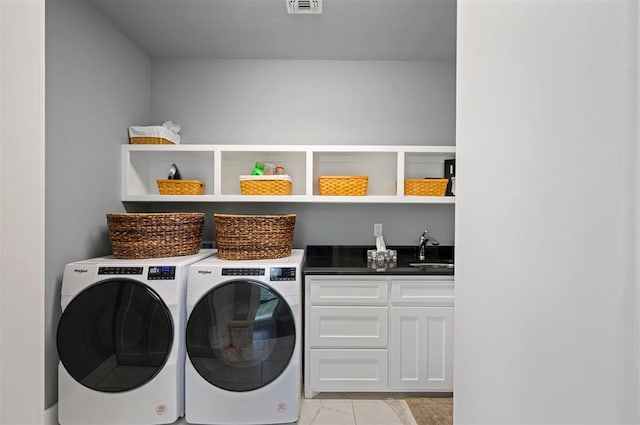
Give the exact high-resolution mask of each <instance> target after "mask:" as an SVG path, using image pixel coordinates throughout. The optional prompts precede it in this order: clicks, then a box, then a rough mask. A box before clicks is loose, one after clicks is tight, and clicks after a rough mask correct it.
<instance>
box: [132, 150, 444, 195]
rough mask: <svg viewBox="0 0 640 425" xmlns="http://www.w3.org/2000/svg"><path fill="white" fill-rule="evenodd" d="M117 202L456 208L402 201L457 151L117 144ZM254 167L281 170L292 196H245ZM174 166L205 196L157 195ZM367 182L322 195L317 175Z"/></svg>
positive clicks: (440, 172) (439, 174) (438, 173)
mask: <svg viewBox="0 0 640 425" xmlns="http://www.w3.org/2000/svg"><path fill="white" fill-rule="evenodd" d="M121 155H122V158H121V159H122V167H121V198H122V201H129V202H332V203H434V204H453V203H454V202H455V197H453V196H406V195H404V184H396V182H404V179H405V178H424V177H436V178H442V177H443V175H444V160H446V159H453V158H455V146H360V145H353V146H340V145H314V146H298V145H270V146H267V145H200V144H197V145H122V148H121ZM256 162H263V163H272V164H275V165H281V166H283V167H284V168H285V170H286V174H288V175H290V176H291V179H292V187H291V195H283V196H271V195H242V194H241V192H240V183H239V176H240V175H246V174H250V172H251V170H252V168H253V166H254V164H255V163H256ZM173 163H175V164H177V165H178V167H179V168H180V170H181V172H182V177H183V178H184V179H189V180H201V181H203V182H204V183H205V192H204V194H203V195H160V194H159V192H158V188H157V184H156V180H157V179H164V178H166V176H167V173H168V170H169V168H170V166H171V164H173ZM334 175H350V176H359V175H366V176H369V182H368V187H367V194H366V195H364V196H323V195H320V193H319V190H318V177H319V176H334Z"/></svg>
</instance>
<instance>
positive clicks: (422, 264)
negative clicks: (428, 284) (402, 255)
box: [407, 260, 454, 269]
mask: <svg viewBox="0 0 640 425" xmlns="http://www.w3.org/2000/svg"><path fill="white" fill-rule="evenodd" d="M407 263H408V264H409V266H410V267H418V268H421V269H452V268H454V264H453V263H448V262H444V263H443V262H433V261H425V260H407Z"/></svg>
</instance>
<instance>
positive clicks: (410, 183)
mask: <svg viewBox="0 0 640 425" xmlns="http://www.w3.org/2000/svg"><path fill="white" fill-rule="evenodd" d="M448 182H449V179H404V194H405V195H407V196H444V194H445V192H446V190H447V183H448Z"/></svg>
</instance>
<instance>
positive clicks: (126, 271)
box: [98, 267, 143, 275]
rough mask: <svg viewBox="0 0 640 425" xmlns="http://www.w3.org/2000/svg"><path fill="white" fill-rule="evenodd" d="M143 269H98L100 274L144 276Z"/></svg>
mask: <svg viewBox="0 0 640 425" xmlns="http://www.w3.org/2000/svg"><path fill="white" fill-rule="evenodd" d="M142 270H143V267H98V274H99V275H100V274H125V275H126V274H131V275H133V274H142Z"/></svg>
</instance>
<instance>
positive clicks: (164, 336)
mask: <svg viewBox="0 0 640 425" xmlns="http://www.w3.org/2000/svg"><path fill="white" fill-rule="evenodd" d="M173 338H174V336H173V321H172V319H171V312H170V311H169V309H168V308H167V306H166V305H165V304H164V302H163V301H162V300H161V299H160V297H159V296H158V294H157V293H156V292H155V291H153V290H152V289H151V288H149V287H148V286H147V285H144V284H142V283H140V282H137V281H134V280H131V279H109V280H105V281H102V282H99V283H96V284H95V285H92V286H90V287H89V288H87V289H85V290H84V291H82V292H80V293H79V294H78V295H77V296H75V297H74V298H73V299H72V300H71V302H70V303H69V305H68V306H67V308H65V310H64V311H63V313H62V317H61V318H60V322H59V324H58V337H57V341H58V355H59V356H60V361H61V363H62V365H63V366H64V367H65V369H66V370H67V371H68V372H69V374H70V375H71V376H72V377H73V379H75V380H76V381H78V382H79V383H81V384H82V385H84V386H86V387H88V388H91V389H93V390H96V391H102V392H111V393H114V392H123V391H129V390H132V389H135V388H138V387H140V386H142V385H144V384H146V383H147V382H149V381H150V380H151V379H152V378H153V377H154V376H156V375H157V374H158V372H160V370H161V369H162V367H163V366H164V364H165V363H166V361H167V359H168V357H169V354H170V351H171V346H172V343H173Z"/></svg>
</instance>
